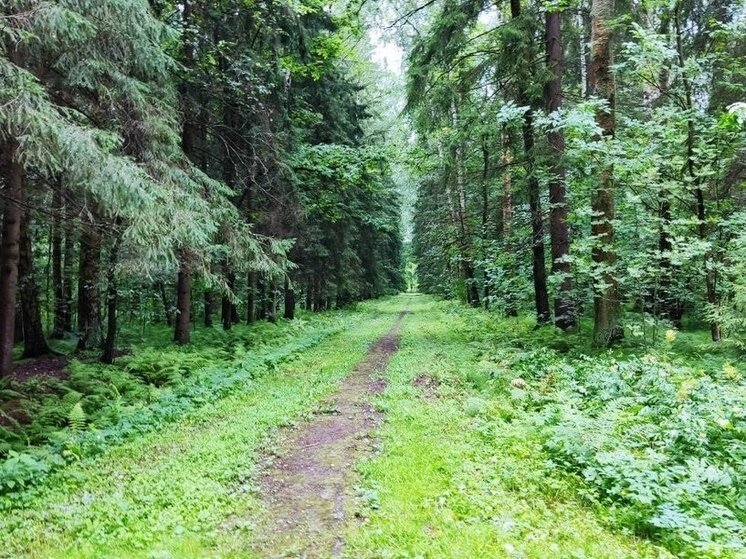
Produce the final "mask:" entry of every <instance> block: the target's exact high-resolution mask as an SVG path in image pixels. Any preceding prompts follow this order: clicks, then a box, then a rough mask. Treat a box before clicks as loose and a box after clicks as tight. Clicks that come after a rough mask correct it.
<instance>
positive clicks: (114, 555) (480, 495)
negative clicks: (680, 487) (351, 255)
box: [0, 295, 743, 559]
mask: <svg viewBox="0 0 746 559" xmlns="http://www.w3.org/2000/svg"><path fill="white" fill-rule="evenodd" d="M339 316H340V317H342V318H341V320H343V321H344V325H345V327H344V328H342V329H341V330H339V331H337V332H336V333H333V334H330V335H329V336H327V337H325V338H324V339H320V341H319V342H318V343H316V344H315V345H312V346H309V347H306V348H303V349H302V350H300V351H298V352H297V354H295V355H294V358H292V359H287V360H284V361H283V362H281V363H280V364H278V365H277V366H276V367H275V368H274V370H271V371H269V372H266V373H265V374H262V375H258V376H257V377H256V378H254V379H252V380H251V381H250V382H249V383H248V384H246V385H245V386H242V387H241V388H240V389H239V390H235V391H233V392H231V393H228V394H227V395H225V397H221V398H220V399H218V400H216V401H211V402H208V403H206V404H204V405H202V406H200V407H198V408H196V409H195V410H193V411H191V412H190V413H188V414H186V415H185V416H184V417H183V418H182V419H178V420H176V421H174V422H171V423H168V424H164V425H163V426H161V427H159V428H158V429H155V430H153V431H152V432H149V433H145V434H143V435H141V436H137V437H135V438H133V439H132V440H129V441H125V442H123V443H121V444H117V445H113V446H112V447H111V448H108V449H107V450H105V451H104V452H103V453H101V454H98V455H97V456H91V457H85V456H81V457H80V459H79V460H75V461H73V462H72V463H71V464H68V465H67V466H65V467H64V469H63V470H62V471H61V472H59V473H58V474H54V475H51V476H50V477H49V478H48V479H46V480H44V481H43V482H41V483H40V484H39V485H38V486H36V487H35V488H34V489H33V490H29V491H27V492H25V493H24V492H22V493H20V494H18V495H15V496H14V497H13V499H12V500H11V501H8V500H6V501H4V504H3V508H2V510H0V557H3V558H14V559H23V558H38V559H42V558H66V559H83V558H85V559H93V558H97V559H98V558H101V559H103V558H110V559H124V558H133V559H190V558H195V559H196V558H205V559H206V558H223V559H230V558H233V559H259V558H281V557H285V558H298V559H301V558H306V559H310V558H330V557H344V558H350V559H353V558H354V559H366V558H368V559H417V558H422V559H425V558H428V559H443V558H453V559H457V558H458V559H476V558H481V557H505V558H508V559H513V558H515V559H519V558H524V559H528V558H532V559H546V558H555V557H556V558H563V559H564V558H573V559H582V558H587V559H606V558H608V559H612V558H614V559H634V558H668V557H675V556H682V557H695V556H697V557H743V555H740V553H741V550H742V549H743V548H741V549H739V548H738V546H739V545H740V544H742V543H743V540H742V539H740V538H741V534H740V533H739V531H738V530H739V528H738V526H739V524H738V522H740V520H738V519H737V520H738V522H735V523H731V524H729V526H730V527H729V528H728V529H729V530H730V535H731V539H730V540H727V541H726V540H725V539H723V537H722V535H721V536H718V535H717V534H715V535H712V536H711V540H712V541H711V542H710V544H711V545H710V544H703V543H702V542H692V541H690V540H686V538H685V537H683V536H681V537H680V535H679V533H678V532H675V531H673V532H667V531H666V530H651V529H650V528H649V526H650V523H649V522H648V521H647V520H648V517H645V516H644V515H645V514H646V512H645V511H646V510H647V509H639V508H636V505H634V503H633V505H634V506H633V505H630V504H629V503H628V502H626V501H624V499H623V498H621V497H619V498H616V499H615V498H613V497H614V495H613V494H611V491H610V490H607V489H604V490H601V489H599V487H601V481H596V480H597V479H599V480H603V479H605V478H604V475H609V476H610V475H611V474H609V473H606V472H607V471H606V470H604V471H603V472H602V471H601V470H600V468H599V473H598V474H596V477H591V476H584V475H582V474H581V473H579V470H578V469H573V467H571V466H570V465H568V464H570V463H571V459H570V458H566V461H567V464H565V463H563V462H562V461H561V460H560V458H559V457H560V453H559V451H557V450H556V448H557V444H558V443H556V442H555V439H558V438H561V436H564V435H562V433H560V434H557V433H554V432H552V434H551V435H550V434H549V432H548V431H546V429H547V427H546V424H547V420H546V417H544V416H542V415H541V414H540V411H541V405H543V404H542V402H544V401H545V400H546V399H547V398H548V397H549V395H550V394H552V393H553V391H556V394H558V395H560V396H557V401H559V400H561V399H564V398H566V397H569V396H567V395H566V391H565V389H564V388H560V380H561V379H560V376H561V373H562V371H563V370H564V369H563V367H566V364H567V363H570V362H571V361H561V359H565V358H564V357H560V356H559V354H557V353H556V351H555V350H552V349H548V345H551V344H550V343H549V342H547V340H542V339H539V338H531V336H542V335H546V336H550V335H549V334H532V333H531V328H530V327H529V325H528V323H526V324H523V322H520V321H514V322H505V321H503V322H499V321H498V319H493V318H490V317H489V316H488V315H487V314H486V313H484V312H482V311H479V310H473V309H465V308H463V307H461V306H459V305H457V304H456V303H451V302H439V301H435V300H434V299H432V298H430V297H426V296H421V295H401V296H398V297H394V298H390V299H385V300H381V301H375V302H370V303H366V304H362V305H359V306H358V308H357V310H356V311H354V312H352V313H349V312H348V313H347V314H340V315H339ZM309 320H312V319H309ZM284 327H285V326H279V327H278V328H284ZM315 327H316V326H314V323H313V322H310V325H309V326H307V328H310V329H311V330H313V328H315ZM319 327H320V326H319ZM324 327H328V324H325V326H324ZM578 336H582V333H581V334H578ZM547 339H548V340H549V341H551V340H553V339H554V338H547ZM578 339H579V338H578ZM506 340H507V341H506ZM563 343H564V342H563ZM520 344H525V345H526V346H529V347H531V346H536V348H535V349H536V350H537V351H536V352H533V353H527V351H529V350H527V349H526V348H525V347H524V348H521V347H517V346H520ZM508 351H511V352H513V353H511V355H512V356H513V357H512V358H511V359H512V361H510V360H509V359H508V358H507V357H506V355H507V353H506V352H508ZM531 351H533V350H531ZM650 351H651V350H650V348H648V349H647V350H646V351H645V352H644V353H645V354H646V355H649V354H650ZM524 355H529V358H530V359H528V360H527V361H526V362H529V361H530V366H531V367H534V369H531V370H529V368H528V365H525V364H524V361H522V360H521V359H523V357H522V356H524ZM618 358H619V359H630V360H634V359H636V357H635V356H634V355H623V354H620V355H619V356H618ZM646 358H647V357H646ZM726 358H727V356H724V355H723V356H719V357H718V356H715V357H713V358H712V360H713V361H712V363H710V365H709V366H710V367H711V368H714V369H718V368H719V367H721V366H722V364H723V362H725V359H726ZM568 359H569V358H568ZM573 359H575V357H573ZM687 359H689V360H691V359H690V358H689V357H687ZM586 361H587V359H586V358H584V357H578V358H577V362H578V363H585V362H586ZM669 361H670V360H669ZM575 362H576V361H572V363H575ZM646 363H648V364H647V365H646V367H648V368H653V366H652V365H650V363H649V362H646ZM702 363H704V362H702ZM604 366H606V365H604ZM656 366H657V365H656ZM702 366H703V367H704V366H705V365H702ZM728 366H729V367H731V369H732V368H733V366H732V365H728ZM578 367H580V365H578ZM731 369H727V370H728V371H730V372H732V371H731ZM611 370H612V369H608V368H607V369H604V371H606V372H608V371H611ZM531 371H539V372H536V373H535V377H532V376H531V375H532V374H534V373H532V372H531ZM578 374H580V373H578ZM583 374H586V373H583ZM713 374H714V373H713ZM602 376H603V377H604V378H606V377H608V376H609V374H606V373H605V374H604V375H602ZM591 381H592V378H591V376H590V375H589V376H588V382H587V384H588V390H589V391H590V390H592V388H593V387H592V382H591ZM738 382H740V380H739V381H738ZM553 383H554V384H553ZM555 385H556V386H555ZM583 390H585V388H584V389H583ZM692 390H694V388H692ZM680 396H681V395H680V394H679V396H676V394H675V391H674V395H673V396H672V397H673V398H674V399H676V398H678V397H680ZM573 397H574V396H573ZM557 409H560V408H557ZM573 409H574V411H573V413H572V414H568V416H567V417H568V418H575V417H576V416H578V417H579V416H580V415H582V413H583V411H582V409H580V408H578V407H577V406H576V407H575V408H573ZM537 410H538V411H537ZM553 413H559V412H556V410H555V411H554V412H553ZM589 417H590V416H589ZM583 421H585V423H578V425H581V426H584V427H585V428H587V429H588V430H589V433H588V434H583V433H581V434H578V432H577V431H575V432H572V433H571V434H570V435H569V439H568V440H571V441H572V443H573V444H576V445H578V446H581V445H582V444H583V443H584V442H585V441H586V440H592V437H593V432H595V431H599V430H600V428H599V427H597V426H596V425H595V424H593V423H591V419H590V418H586V419H584V420H583ZM626 421H629V417H627V419H626ZM655 421H657V420H655ZM612 427H613V428H614V429H616V430H618V429H619V427H618V426H612ZM563 429H566V430H567V429H569V427H567V426H566V425H565V426H564V427H563ZM553 437H554V438H553ZM566 438H567V437H566ZM558 440H559V439H558ZM562 440H565V439H562ZM612 442H613V441H612ZM568 444H569V443H568ZM620 444H621V443H620ZM563 448H565V447H563ZM581 450H582V451H583V452H585V450H584V449H581ZM581 450H578V452H581ZM563 452H569V451H567V450H563ZM562 456H565V455H564V454H563V455H562ZM568 456H569V454H568ZM584 456H587V455H586V454H584ZM586 460H587V464H586V465H588V464H590V463H591V462H590V459H589V458H586ZM607 466H608V464H607ZM608 467H610V466H608ZM623 468H624V471H630V470H633V468H632V467H631V466H630V463H629V461H627V462H624V464H623ZM607 469H608V468H607ZM643 477H644V473H643ZM662 479H663V477H662V476H659V478H658V483H659V484H661V483H663V482H662V481H661V480H662ZM640 483H643V482H640ZM633 486H634V484H633V483H630V484H629V485H628V486H627V487H633ZM690 487H692V486H691V485H690ZM628 494H629V492H627V493H626V494H625V495H628ZM698 498H699V497H698ZM700 500H702V499H700ZM721 502H725V501H721ZM672 533H673V534H674V535H673V536H670V534H672ZM713 542H714V543H713ZM723 542H725V543H723ZM708 545H709V547H708Z"/></svg>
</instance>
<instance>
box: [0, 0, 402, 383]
mask: <svg viewBox="0 0 746 559" xmlns="http://www.w3.org/2000/svg"><path fill="white" fill-rule="evenodd" d="M351 10H354V6H349V7H341V8H339V9H338V10H337V9H334V10H331V9H327V8H326V7H325V4H324V3H323V2H316V1H310V2H301V3H295V2H290V3H286V2H260V3H256V2H246V1H238V0H236V1H220V2H202V1H195V0H188V1H186V2H157V1H153V2H150V3H148V2H141V1H120V0H111V1H103V2H85V1H84V2H78V1H69V2H68V1H63V2H46V1H25V0H24V1H17V2H16V1H10V2H7V1H6V2H3V11H2V16H0V34H1V35H0V40H1V41H2V48H3V57H2V59H1V60H0V74H1V76H2V80H1V85H0V106H1V107H2V109H1V110H0V131H1V132H0V133H1V134H2V149H1V150H0V151H1V153H2V179H1V180H2V186H3V190H2V195H3V201H4V210H3V212H4V213H3V235H2V237H3V249H2V256H1V258H2V262H1V263H0V267H1V269H2V274H1V276H0V277H1V279H0V340H2V341H1V342H0V374H3V375H7V374H8V373H9V372H10V370H11V359H12V351H13V343H14V341H15V342H20V341H21V340H23V357H25V358H26V357H37V356H40V355H43V354H47V353H50V352H51V349H50V347H49V345H48V343H47V337H51V338H64V337H67V336H71V335H74V336H76V338H77V350H78V351H86V350H95V349H98V348H101V349H103V357H102V359H103V360H104V361H105V362H111V361H112V360H113V358H114V354H115V340H116V335H117V316H118V315H117V312H118V311H120V312H121V311H124V312H125V317H126V319H127V320H128V321H129V322H132V321H135V322H137V321H147V322H153V321H167V322H168V323H169V324H171V323H172V322H173V323H174V325H175V326H174V339H175V341H177V342H178V343H181V344H185V343H188V342H189V339H190V327H191V324H192V323H194V322H196V321H199V322H201V323H204V325H206V326H211V325H212V323H213V321H214V320H216V318H215V317H217V316H219V317H220V321H221V322H222V326H223V328H225V329H230V328H231V326H232V324H234V323H236V322H239V321H246V322H249V323H251V322H253V321H254V320H257V319H264V318H268V319H269V320H274V319H275V316H276V315H277V313H278V312H280V311H279V309H280V305H282V313H283V315H284V316H285V317H286V318H292V317H293V316H294V310H295V306H296V304H298V302H300V303H301V304H302V305H304V307H305V308H307V309H313V310H323V309H328V308H332V307H335V306H342V305H345V304H347V303H350V302H352V301H357V300H361V299H367V298H371V297H375V296H378V295H381V294H384V293H389V292H393V291H396V290H399V289H401V288H402V287H403V286H402V271H401V269H402V263H401V256H400V246H401V243H400V234H399V229H400V217H399V216H400V209H399V198H398V195H397V193H396V190H395V188H394V184H393V181H392V178H391V170H390V164H389V161H388V153H387V149H386V147H385V145H384V144H383V141H382V138H381V137H380V136H378V137H376V136H375V135H373V134H370V133H369V130H368V129H370V127H371V126H370V125H369V124H368V123H369V122H371V121H372V120H371V117H372V115H373V113H372V112H371V111H373V110H375V108H374V107H373V106H372V102H371V101H370V100H369V99H366V98H365V95H364V94H363V92H362V89H363V88H362V85H361V83H362V80H363V79H364V77H365V72H366V71H367V70H366V66H365V63H364V62H363V58H362V57H361V56H356V55H355V49H354V45H355V42H356V41H357V42H358V43H359V42H360V41H363V40H364V35H363V27H362V22H361V20H360V18H358V17H355V14H354V11H351ZM363 47H364V45H363V46H361V47H360V48H363ZM368 68H370V64H368Z"/></svg>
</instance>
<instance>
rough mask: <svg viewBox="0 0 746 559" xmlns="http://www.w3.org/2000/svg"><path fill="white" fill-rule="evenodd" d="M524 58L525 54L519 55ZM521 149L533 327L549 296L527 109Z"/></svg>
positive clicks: (545, 318) (521, 86)
mask: <svg viewBox="0 0 746 559" xmlns="http://www.w3.org/2000/svg"><path fill="white" fill-rule="evenodd" d="M510 16H511V18H512V19H513V20H514V21H515V20H518V19H519V18H520V17H521V2H520V0H510ZM519 55H520V56H522V57H524V58H526V53H519ZM525 81H526V77H524V76H521V77H519V79H518V82H519V83H518V95H517V102H518V104H519V105H521V106H529V105H530V104H531V102H530V98H529V95H528V90H527V84H526V83H525ZM523 149H524V152H525V158H526V187H527V188H526V189H527V191H528V204H529V208H530V211H531V248H532V260H531V265H532V270H533V280H534V300H535V302H536V325H537V326H542V325H544V324H548V323H549V321H550V320H551V318H552V317H551V313H550V310H549V295H548V292H547V271H546V263H545V259H546V257H545V254H544V219H543V215H542V210H541V192H540V190H539V180H538V178H537V177H536V174H535V173H534V168H535V154H534V117H533V114H532V112H531V109H529V110H527V111H526V112H525V114H524V115H523Z"/></svg>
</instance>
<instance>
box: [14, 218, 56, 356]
mask: <svg viewBox="0 0 746 559" xmlns="http://www.w3.org/2000/svg"><path fill="white" fill-rule="evenodd" d="M29 219H30V212H29V211H28V210H26V211H25V212H23V214H22V218H21V229H20V241H19V247H18V248H19V254H18V278H19V279H18V284H19V291H20V295H21V314H22V316H23V358H24V359H27V358H29V357H39V356H40V355H48V354H49V353H51V352H52V351H51V350H50V349H49V346H48V345H47V340H46V339H45V338H44V326H43V325H42V322H41V309H40V307H39V288H38V286H37V284H36V278H35V277H34V255H33V253H32V245H31V234H30V233H29Z"/></svg>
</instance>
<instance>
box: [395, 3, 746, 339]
mask: <svg viewBox="0 0 746 559" xmlns="http://www.w3.org/2000/svg"><path fill="white" fill-rule="evenodd" d="M745 17H746V14H745V8H744V3H743V2H742V1H739V0H737V1H727V0H711V1H710V0H676V1H673V0H672V1H640V2H614V1H613V0H606V1H594V2H590V1H575V2H564V1H563V2H530V1H528V2H521V1H520V0H512V1H511V2H509V3H508V2H504V3H495V4H492V3H485V2H482V1H445V2H440V3H437V5H434V4H433V3H424V4H423V5H421V6H413V7H412V9H411V10H410V11H409V12H405V13H404V15H403V16H402V17H401V20H400V22H399V23H400V24H401V25H402V30H403V31H402V34H403V36H404V38H403V39H402V40H403V43H404V44H406V45H407V48H408V49H409V51H410V53H411V54H410V56H409V66H408V71H407V84H408V87H407V99H408V108H409V112H410V114H411V116H412V125H413V126H414V128H415V130H416V131H417V138H418V142H417V148H416V150H415V154H414V156H413V157H414V158H415V160H416V161H417V167H416V168H417V169H418V171H419V176H418V179H417V180H418V198H417V207H416V211H415V212H414V216H415V217H414V219H415V235H414V244H413V251H412V252H413V254H414V257H415V259H416V261H417V263H418V265H419V268H418V278H419V285H420V287H421V288H422V289H424V290H426V291H428V292H432V293H438V294H441V295H444V296H449V297H453V296H458V297H460V298H461V299H463V300H465V301H468V302H469V303H470V304H472V305H474V306H479V305H484V306H485V307H486V308H490V309H493V310H496V311H499V312H501V313H504V314H506V315H515V314H517V313H518V312H520V311H521V310H523V309H527V308H533V310H534V312H535V315H536V318H537V324H538V325H542V324H550V323H553V324H555V325H556V326H558V327H559V328H562V329H564V330H568V329H573V328H575V327H576V326H577V325H578V324H579V323H580V322H581V319H582V317H584V316H587V317H591V316H592V317H593V318H594V324H593V326H592V328H593V337H594V339H595V343H596V344H597V345H599V346H606V345H610V344H613V343H614V342H616V341H619V340H620V339H621V338H622V337H624V336H625V335H626V336H627V337H628V338H630V336H631V337H632V341H633V342H634V343H644V342H645V340H650V339H652V338H655V336H656V334H657V333H660V332H661V331H662V330H665V329H666V328H668V327H674V328H680V327H681V326H682V323H684V322H687V321H688V322H689V323H691V324H692V325H703V324H706V325H707V327H708V328H709V329H710V331H711V337H712V340H714V341H718V340H720V339H721V338H724V337H730V338H731V339H733V338H736V339H737V340H740V343H743V341H744V339H743V332H744V331H746V328H745V326H746V323H744V311H745V310H746V307H744V303H745V301H744V279H743V278H744V269H743V254H744V252H743V251H744V246H745V242H746V241H745V237H744V230H746V229H745V227H744V225H745V222H744V219H745V218H746V213H745V212H744V210H745V205H744V202H745V199H744V189H743V184H744V178H746V158H745V152H744V147H745V146H746V144H745V143H744V142H746V134H745V128H744V125H745V124H746V112H745V111H746V105H744V86H746V67H745V66H744V57H743V55H744V52H745V50H744V49H746V34H745V33H744V25H745V20H744V18H745ZM623 311H624V312H623ZM662 325H663V326H662ZM666 325H667V326H666Z"/></svg>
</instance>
